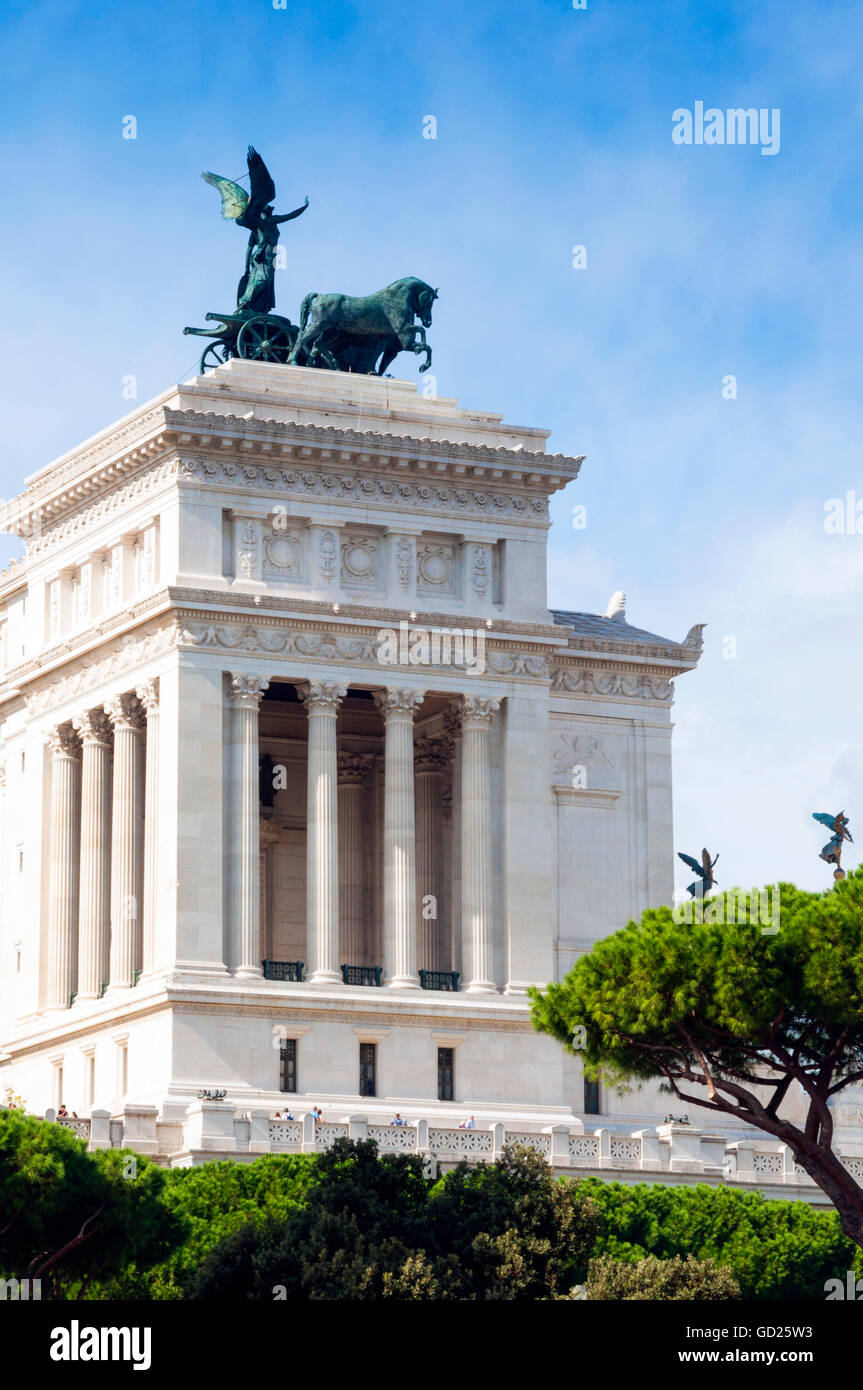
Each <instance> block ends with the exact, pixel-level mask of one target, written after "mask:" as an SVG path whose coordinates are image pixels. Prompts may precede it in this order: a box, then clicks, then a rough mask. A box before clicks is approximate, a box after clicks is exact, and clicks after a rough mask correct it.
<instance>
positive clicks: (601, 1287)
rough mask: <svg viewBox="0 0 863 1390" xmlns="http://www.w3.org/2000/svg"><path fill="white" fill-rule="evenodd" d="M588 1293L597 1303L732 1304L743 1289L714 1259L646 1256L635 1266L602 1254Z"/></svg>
mask: <svg viewBox="0 0 863 1390" xmlns="http://www.w3.org/2000/svg"><path fill="white" fill-rule="evenodd" d="M586 1293H587V1297H588V1299H589V1300H591V1301H594V1302H595V1301H597V1300H600V1299H608V1300H612V1299H613V1300H618V1301H619V1300H621V1299H624V1300H626V1301H628V1302H633V1301H639V1302H643V1301H646V1300H648V1299H649V1300H653V1301H659V1300H669V1299H671V1300H674V1301H691V1302H708V1301H711V1300H719V1301H724V1302H729V1301H730V1300H732V1299H737V1298H739V1297H740V1286H739V1284H738V1283H737V1280H736V1279H735V1278H734V1275H733V1274H732V1273H731V1270H730V1269H725V1268H723V1267H722V1266H720V1265H717V1264H715V1263H714V1262H713V1260H696V1259H695V1258H694V1257H693V1256H692V1255H686V1256H683V1257H681V1256H680V1255H673V1256H672V1257H671V1259H670V1260H658V1259H657V1258H656V1256H655V1255H645V1257H644V1259H642V1260H638V1261H637V1262H636V1263H635V1264H631V1263H629V1262H628V1261H626V1260H614V1259H612V1258H611V1256H610V1255H600V1256H599V1258H598V1259H595V1260H591V1262H590V1268H589V1270H588V1274H587V1284H586Z"/></svg>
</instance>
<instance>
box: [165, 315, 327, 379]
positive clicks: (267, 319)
mask: <svg viewBox="0 0 863 1390" xmlns="http://www.w3.org/2000/svg"><path fill="white" fill-rule="evenodd" d="M204 317H205V318H206V319H209V320H211V321H212V322H215V323H219V324H221V325H222V328H221V331H220V332H219V333H216V332H215V331H214V330H213V329H212V328H184V329H183V332H184V333H193V334H195V336H196V337H201V338H210V339H211V340H212V341H211V342H209V343H208V344H207V346H206V347H205V348H204V351H203V352H202V353H201V374H202V375H203V373H204V372H208V371H210V370H211V368H213V367H218V366H220V365H221V363H222V362H227V361H228V358H230V357H243V358H246V359H247V360H248V361H251V362H280V363H285V362H287V360H288V358H289V357H290V355H291V352H292V350H293V347H294V343H295V342H296V340H297V334H298V333H299V329H298V328H297V326H296V325H295V324H293V323H291V321H290V319H286V318H283V317H282V315H281V314H260V313H256V312H255V311H254V310H253V309H237V310H235V311H234V313H232V314H205V315H204Z"/></svg>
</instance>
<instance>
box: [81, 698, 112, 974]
mask: <svg viewBox="0 0 863 1390" xmlns="http://www.w3.org/2000/svg"><path fill="white" fill-rule="evenodd" d="M75 728H76V730H77V731H78V734H79V735H80V737H81V743H82V745H83V758H82V766H81V881H80V895H79V908H78V998H79V999H96V998H98V995H99V991H100V990H101V988H102V984H103V982H105V981H107V979H108V969H109V951H110V943H111V721H110V719H109V718H108V716H107V714H105V712H104V711H103V710H101V709H91V710H88V711H87V713H86V714H83V715H81V716H80V718H78V719H76V720H75Z"/></svg>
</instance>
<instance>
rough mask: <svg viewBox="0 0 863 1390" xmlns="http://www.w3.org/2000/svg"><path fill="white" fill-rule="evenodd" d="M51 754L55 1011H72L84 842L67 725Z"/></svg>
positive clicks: (54, 738) (56, 734) (51, 991)
mask: <svg viewBox="0 0 863 1390" xmlns="http://www.w3.org/2000/svg"><path fill="white" fill-rule="evenodd" d="M48 747H49V748H50V750H51V837H50V852H51V861H50V870H49V879H48V997H47V1000H46V1003H47V1005H48V1008H49V1009H66V1008H68V1007H69V997H70V995H71V994H72V993H73V991H74V989H75V977H76V968H77V954H78V941H77V934H78V842H79V804H80V796H81V787H80V771H81V745H80V742H79V740H78V736H77V734H76V733H74V731H73V730H72V729H70V728H69V727H68V726H67V725H63V726H61V727H59V728H57V729H54V730H53V731H52V733H51V734H50V735H49V737H48Z"/></svg>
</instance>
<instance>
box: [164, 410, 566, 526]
mask: <svg viewBox="0 0 863 1390" xmlns="http://www.w3.org/2000/svg"><path fill="white" fill-rule="evenodd" d="M250 423H252V422H250ZM387 438H388V437H387ZM388 443H389V444H392V440H389V438H388ZM452 447H453V448H456V447H458V448H467V447H469V446H467V445H458V446H456V445H453V446H452ZM391 452H392V451H391V449H388V454H389V453H391ZM516 457H520V455H516ZM387 461H388V460H387ZM375 465H377V468H376V469H375V471H372V470H373V468H374V466H375ZM380 466H381V463H380V461H378V460H375V459H372V458H369V463H368V465H367V466H366V470H365V471H364V472H343V471H339V472H328V471H326V470H325V469H322V468H320V467H317V468H316V467H314V466H313V465H311V464H309V465H307V466H306V467H297V468H287V467H285V466H284V465H282V464H275V463H273V464H270V463H253V462H250V461H246V460H241V459H233V458H227V459H224V458H221V457H219V458H192V457H184V458H183V459H182V461H181V473H180V478H181V480H182V479H183V478H187V479H194V480H195V481H196V482H199V483H201V482H203V483H212V484H215V485H216V486H219V487H226V486H227V487H242V488H255V489H257V490H258V491H264V492H268V493H277V494H279V495H282V494H284V493H286V492H287V493H289V494H290V495H291V497H292V498H301V497H307V498H310V499H320V500H322V501H326V502H332V501H335V500H338V501H339V502H340V503H345V504H347V505H350V504H351V503H355V504H357V505H359V506H360V507H363V508H365V507H368V506H370V505H375V506H383V507H396V508H398V510H399V512H400V513H402V514H403V513H404V509H405V508H406V507H408V508H412V509H416V510H420V511H428V512H430V513H431V514H432V515H433V516H435V517H440V516H450V517H459V516H471V517H473V518H479V517H485V518H488V520H490V521H494V520H495V519H497V518H501V517H505V518H507V519H509V520H513V519H515V520H519V521H524V522H525V523H532V524H534V525H535V524H537V523H540V524H541V525H542V526H543V527H545V526H546V525H547V524H548V501H547V495H544V496H543V497H535V496H531V495H530V493H529V492H525V493H521V492H511V491H502V490H499V489H498V488H492V489H490V490H489V491H486V490H484V489H477V488H476V485H475V482H474V483H473V485H472V486H467V487H465V486H458V482H463V481H464V480H463V479H459V480H457V482H456V483H454V484H452V485H450V484H447V483H441V482H439V481H431V480H428V481H426V480H425V479H424V478H420V479H418V480H417V481H414V480H412V479H411V478H410V477H407V478H399V477H390V476H388V475H386V474H384V475H383V476H379V475H378V472H377V469H379V468H380ZM471 481H472V482H473V480H471Z"/></svg>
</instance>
